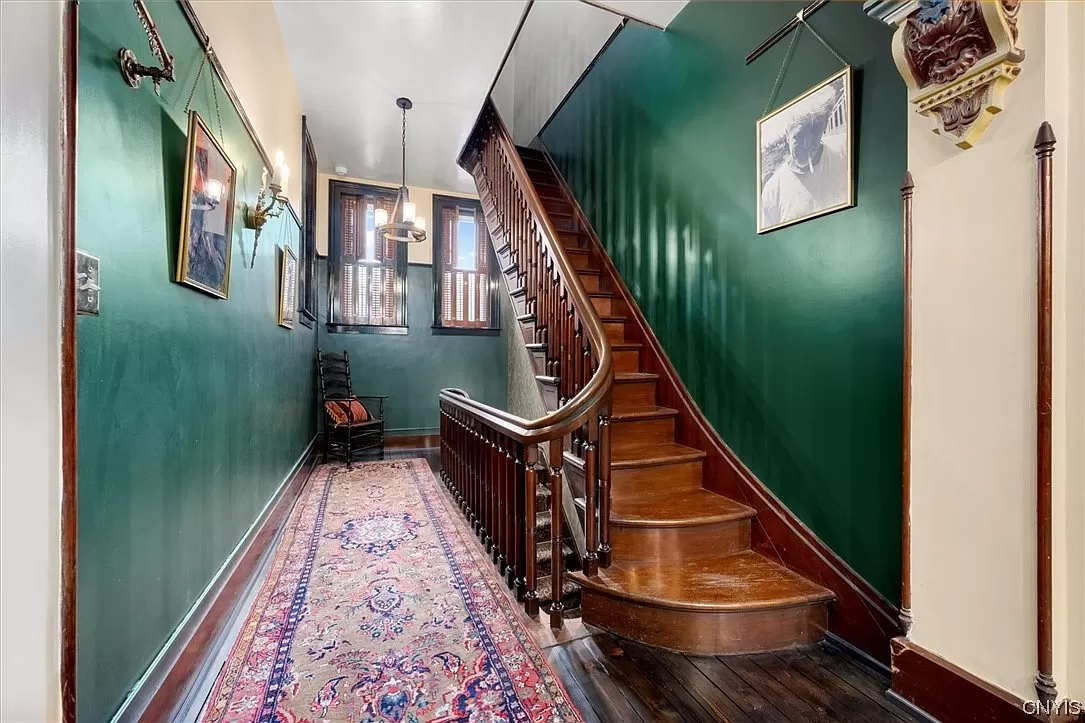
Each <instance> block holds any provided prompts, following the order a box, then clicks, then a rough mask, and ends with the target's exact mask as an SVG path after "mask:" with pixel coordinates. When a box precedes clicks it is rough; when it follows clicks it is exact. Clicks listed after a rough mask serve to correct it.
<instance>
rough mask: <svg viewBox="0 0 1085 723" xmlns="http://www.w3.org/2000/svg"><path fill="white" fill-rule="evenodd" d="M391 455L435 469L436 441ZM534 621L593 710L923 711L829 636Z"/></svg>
mask: <svg viewBox="0 0 1085 723" xmlns="http://www.w3.org/2000/svg"><path fill="white" fill-rule="evenodd" d="M386 457H387V458H389V459H403V458H409V457H422V458H424V459H425V460H426V461H427V462H429V465H430V468H431V469H433V471H434V473H435V474H436V473H438V471H439V470H440V455H439V454H438V452H437V450H389V451H388V452H387V453H386ZM525 623H526V624H527V627H528V628H529V629H530V630H531V631H532V633H534V634H535V637H536V638H537V639H538V642H539V645H540V646H542V648H543V649H544V650H545V652H546V654H547V657H548V659H549V660H550V663H551V664H552V665H553V666H554V669H555V670H556V671H557V673H558V675H559V676H560V678H561V680H562V682H563V683H564V684H565V687H566V689H567V690H568V691H569V696H570V697H571V698H572V699H573V702H574V703H575V704H576V706H577V708H579V709H580V712H581V713H582V714H583V716H584V718H585V720H588V721H602V722H603V723H626V722H627V721H628V722H635V721H731V722H733V723H745V722H746V721H758V722H765V723H777V722H780V721H802V722H803V723H806V722H807V721H847V722H848V723H862V722H864V721H887V722H896V721H920V720H923V719H921V718H919V717H918V716H916V715H915V714H913V713H912V712H911V711H909V710H907V709H905V708H903V707H901V706H898V705H897V704H895V703H894V702H893V701H891V700H890V699H888V698H887V697H886V696H885V690H886V689H887V688H888V687H889V678H888V677H887V676H885V675H884V674H882V673H881V672H880V671H878V670H875V669H874V668H871V667H869V666H868V665H866V664H865V663H863V662H860V661H859V660H857V659H856V658H854V657H853V656H852V655H851V654H850V653H847V652H845V651H844V650H842V649H840V648H838V647H836V646H835V645H833V644H831V643H827V642H823V643H820V644H818V645H813V646H808V647H804V648H796V649H792V650H787V651H783V652H777V653H763V654H758V655H733V656H721V657H698V656H692V655H682V654H679V653H672V652H668V651H665V650H660V649H658V648H650V647H647V646H644V645H639V644H637V643H633V642H630V641H628V640H621V639H619V638H616V637H614V636H612V635H610V634H609V633H607V632H605V631H601V630H598V629H596V628H593V627H591V626H589V625H585V624H583V623H582V622H581V621H580V620H579V619H576V620H569V621H566V625H565V628H563V629H562V630H561V631H559V632H557V633H555V632H553V631H551V630H550V629H549V626H548V625H546V624H545V621H544V620H540V619H532V618H527V617H526V615H525Z"/></svg>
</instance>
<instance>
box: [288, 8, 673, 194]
mask: <svg viewBox="0 0 1085 723" xmlns="http://www.w3.org/2000/svg"><path fill="white" fill-rule="evenodd" d="M538 2H545V0H538ZM525 4H526V3H525V0H455V1H450V0H445V1H444V2H442V1H440V0H362V1H358V0H355V1H354V2H341V1H336V0H275V9H276V13H277V14H278V16H279V25H280V26H281V27H282V32H283V38H284V40H285V42H286V49H287V54H288V55H289V58H290V66H291V69H292V71H293V74H294V80H295V82H296V83H297V86H298V94H299V96H300V97H301V104H302V108H303V109H304V113H305V115H306V116H307V120H308V123H309V128H310V132H311V133H312V136H313V142H314V144H315V145H316V151H317V158H318V160H319V163H320V170H321V171H324V172H328V173H331V172H333V171H334V168H335V167H336V166H345V167H346V168H347V173H348V175H351V176H355V177H359V178H369V179H373V180H376V181H386V182H391V183H398V182H399V179H400V174H401V171H400V167H401V161H400V110H399V109H398V108H397V107H396V105H395V100H396V98H398V97H400V96H407V97H408V98H410V99H411V100H412V101H414V108H413V109H412V110H410V111H408V112H407V182H408V183H409V184H410V185H412V186H428V187H430V188H436V189H441V190H448V191H455V192H461V193H472V192H474V191H475V185H474V182H473V180H472V179H471V177H470V176H469V175H468V174H467V173H466V172H465V171H463V170H461V169H460V168H459V167H458V166H457V165H456V154H457V153H458V152H459V150H460V147H461V146H462V145H463V142H464V140H466V138H467V134H468V133H469V132H470V130H471V126H472V124H473V123H474V120H475V117H476V115H477V114H478V111H479V109H480V108H481V107H482V103H483V101H484V100H485V97H486V91H487V90H488V89H489V87H490V83H491V82H492V81H493V79H494V74H495V73H496V72H497V69H498V66H499V65H500V63H501V58H502V57H503V56H504V53H505V49H506V47H507V46H508V44H509V40H510V39H511V38H512V33H513V32H514V31H515V29H516V24H517V22H518V21H519V19H520V15H521V13H522V12H523V8H524V5H525ZM606 4H607V5H612V6H616V7H617V9H619V10H622V11H624V12H628V13H632V14H633V16H635V17H639V18H643V19H646V20H651V21H653V22H657V23H659V24H661V25H666V24H667V23H669V22H670V21H671V20H672V19H673V18H674V16H675V15H676V14H677V13H678V11H679V10H680V9H681V8H682V6H683V5H685V0H681V1H674V0H662V1H659V0H652V1H648V0H637V1H627V2H622V1H621V0H615V1H610V2H607V3H606ZM600 12H602V11H600ZM593 54H594V53H593Z"/></svg>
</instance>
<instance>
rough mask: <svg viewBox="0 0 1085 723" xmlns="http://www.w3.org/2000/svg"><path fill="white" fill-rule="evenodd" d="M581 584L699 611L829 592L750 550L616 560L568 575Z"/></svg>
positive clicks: (816, 598)
mask: <svg viewBox="0 0 1085 723" xmlns="http://www.w3.org/2000/svg"><path fill="white" fill-rule="evenodd" d="M570 577H572V578H573V579H574V580H576V582H577V583H578V584H579V585H580V586H581V587H585V588H590V589H592V590H597V591H599V592H601V593H604V594H606V595H611V596H614V597H619V598H623V599H626V600H632V601H635V602H639V603H642V604H645V605H651V606H655V607H663V608H671V609H676V610H695V611H700V612H712V611H719V612H729V611H730V612H740V611H745V610H764V609H773V608H788V607H795V606H799V605H812V604H817V603H824V602H828V601H830V600H832V599H833V598H834V595H833V593H832V591H830V590H827V589H826V588H824V587H822V586H821V585H818V584H816V583H813V582H810V581H809V580H807V579H806V578H804V577H802V576H801V575H799V574H797V573H795V572H792V571H791V570H789V569H787V568H786V567H784V566H783V565H780V564H777V563H775V562H773V561H772V560H769V559H768V558H767V557H765V556H763V555H760V554H758V553H756V552H754V551H752V550H746V551H743V552H732V553H729V554H717V555H708V556H704V557H698V558H695V559H691V560H682V561H679V562H675V563H674V564H670V565H660V564H659V562H658V561H656V560H649V561H643V562H614V563H612V564H611V566H610V567H608V568H605V569H600V570H599V574H598V576H597V577H587V576H586V575H584V574H583V573H580V572H573V573H570Z"/></svg>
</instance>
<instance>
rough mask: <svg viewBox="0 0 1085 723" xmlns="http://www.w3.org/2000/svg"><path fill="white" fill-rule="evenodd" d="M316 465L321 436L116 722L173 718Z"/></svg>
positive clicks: (125, 705)
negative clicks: (318, 442) (318, 443)
mask: <svg viewBox="0 0 1085 723" xmlns="http://www.w3.org/2000/svg"><path fill="white" fill-rule="evenodd" d="M316 464H317V444H316V438H314V439H313V440H312V441H310V442H309V446H308V447H307V448H306V449H305V452H304V453H303V454H302V456H301V457H300V458H299V459H298V462H297V463H296V464H295V466H294V470H293V472H292V473H291V474H290V476H289V477H288V478H287V479H286V480H285V481H284V482H283V484H282V485H281V486H280V487H279V490H278V492H277V495H276V497H274V498H273V499H272V501H270V502H269V503H268V505H267V506H266V507H265V508H264V511H263V513H262V514H261V517H260V518H258V519H257V520H256V522H255V523H254V524H253V525H252V527H251V528H250V529H249V533H248V534H247V535H246V536H245V539H243V540H242V541H241V543H240V544H238V546H237V547H236V548H235V550H234V554H233V555H232V556H231V558H230V559H229V560H227V562H226V564H225V565H224V566H223V567H222V569H221V570H220V572H219V574H218V576H217V577H216V578H215V579H214V580H213V581H212V582H211V584H210V586H209V587H208V589H207V590H206V592H205V593H204V595H203V596H202V598H201V599H200V600H199V601H198V602H197V603H196V606H195V607H194V608H193V609H192V611H191V612H190V613H189V615H188V617H187V618H186V619H185V621H184V622H183V623H182V624H181V627H180V628H179V629H178V630H177V632H176V633H175V634H174V636H173V637H172V638H171V640H170V642H169V643H167V647H166V649H165V650H163V651H162V652H161V653H160V654H159V656H158V657H157V658H156V659H155V661H154V662H153V663H152V665H151V669H150V670H149V671H148V672H147V673H146V674H145V675H144V676H143V678H142V679H141V680H140V682H139V683H138V684H137V688H136V690H135V691H134V692H133V694H132V696H131V697H130V698H129V699H128V700H127V701H126V702H125V704H124V705H123V706H122V707H121V711H120V712H119V713H118V714H117V717H116V718H115V720H156V721H158V720H161V721H164V720H172V719H173V717H174V713H176V712H177V710H178V709H179V708H180V706H181V705H182V704H183V703H184V700H185V696H186V694H187V693H188V691H189V689H190V688H191V687H192V685H193V684H194V683H196V679H197V678H198V676H199V674H200V671H201V668H202V664H203V663H204V661H205V660H206V658H207V656H208V655H210V654H211V653H212V651H213V649H214V644H215V642H216V640H217V639H218V637H219V635H220V634H221V633H222V632H223V629H224V628H225V626H226V624H227V623H228V622H229V621H230V614H231V612H232V611H233V609H234V608H235V607H236V606H237V604H238V602H239V601H240V599H241V597H242V595H243V594H244V592H245V590H247V589H248V587H249V584H250V582H251V581H252V577H253V575H255V574H256V572H257V570H258V569H259V563H260V560H261V558H262V556H263V554H264V552H265V551H266V549H267V547H268V546H269V545H270V544H271V543H272V542H273V541H274V540H275V537H276V536H277V535H278V534H279V530H280V529H282V526H283V524H285V522H286V518H287V517H288V516H289V514H290V510H292V509H293V508H294V503H295V502H296V501H297V499H298V496H299V495H300V494H301V491H302V489H303V488H304V487H305V483H306V481H308V479H309V475H310V474H311V473H312V471H313V468H314V467H316Z"/></svg>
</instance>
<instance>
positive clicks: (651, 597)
mask: <svg viewBox="0 0 1085 723" xmlns="http://www.w3.org/2000/svg"><path fill="white" fill-rule="evenodd" d="M570 576H571V577H572V578H573V579H574V580H575V581H576V582H577V583H578V584H579V585H580V586H581V591H580V595H581V598H580V606H581V613H582V616H583V618H584V622H587V623H591V624H592V625H595V626H597V627H600V628H604V629H606V630H609V631H610V632H612V633H614V634H615V635H619V636H621V637H624V638H629V639H631V640H636V641H638V642H641V643H645V644H646V645H654V646H656V647H660V648H666V649H668V650H676V651H679V652H683V653H692V654H695V655H733V654H736V653H755V652H764V651H768V650H780V649H784V648H791V647H794V646H796V645H805V644H809V643H814V642H817V641H818V640H820V639H821V638H822V637H823V636H824V634H825V630H826V629H827V628H828V615H829V612H828V606H829V603H830V602H831V601H832V599H833V594H832V592H831V591H829V590H826V589H825V588H823V587H821V586H820V585H816V584H814V583H812V582H810V581H809V580H806V579H805V578H803V577H801V576H799V575H797V574H795V573H794V572H792V571H790V570H788V569H787V568H785V567H783V566H781V565H777V564H776V563H774V562H772V561H771V560H769V559H767V558H765V557H763V556H761V555H759V554H757V553H756V552H753V551H745V552H740V553H734V554H730V555H719V556H717V557H715V558H712V557H709V558H703V559H698V560H691V561H688V562H684V563H680V564H675V565H663V566H660V565H658V563H656V564H636V563H622V562H615V563H614V564H612V565H611V567H609V568H607V569H606V570H600V571H599V575H597V576H596V577H590V578H589V577H587V576H585V575H584V574H583V573H572V574H571V575H570Z"/></svg>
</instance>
